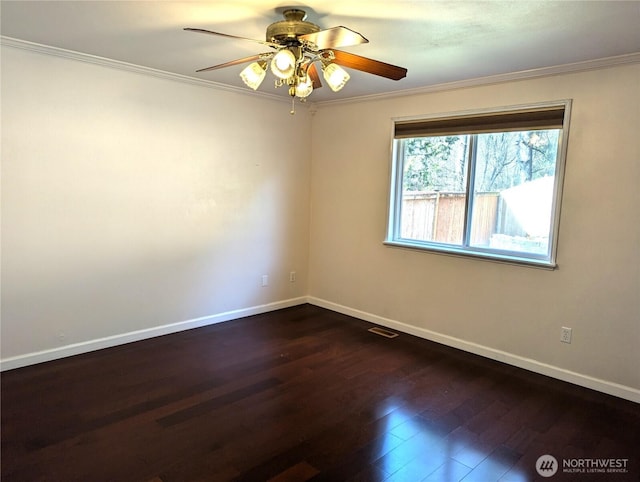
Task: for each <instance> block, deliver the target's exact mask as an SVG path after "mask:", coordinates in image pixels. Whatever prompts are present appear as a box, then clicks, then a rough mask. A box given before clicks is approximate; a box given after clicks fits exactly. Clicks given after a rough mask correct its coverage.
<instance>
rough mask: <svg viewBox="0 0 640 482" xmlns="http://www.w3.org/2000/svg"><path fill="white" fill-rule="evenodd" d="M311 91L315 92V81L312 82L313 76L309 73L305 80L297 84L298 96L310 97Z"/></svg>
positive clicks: (302, 97)
mask: <svg viewBox="0 0 640 482" xmlns="http://www.w3.org/2000/svg"><path fill="white" fill-rule="evenodd" d="M311 92H313V83H312V82H311V78H310V77H309V76H308V75H307V76H306V77H305V78H304V80H301V81H300V82H298V85H296V96H298V97H300V98H301V99H304V98H305V97H308V96H309V94H311Z"/></svg>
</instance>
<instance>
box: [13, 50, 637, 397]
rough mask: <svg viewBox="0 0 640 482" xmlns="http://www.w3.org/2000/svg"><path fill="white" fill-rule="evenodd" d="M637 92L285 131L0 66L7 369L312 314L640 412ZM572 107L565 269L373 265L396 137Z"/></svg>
mask: <svg viewBox="0 0 640 482" xmlns="http://www.w3.org/2000/svg"><path fill="white" fill-rule="evenodd" d="M639 78H640V66H638V65H628V66H621V67H615V68H610V69H603V70H596V71H591V72H584V73H575V74H567V75H562V76H553V77H548V78H540V79H535V80H527V81H517V82H510V83H502V84H497V85H491V86H483V87H475V88H466V89H458V90H451V91H446V92H439V93H432V94H420V95H417V94H416V95H413V96H408V97H400V98H390V99H380V100H368V101H365V102H356V103H344V104H325V105H321V106H319V108H318V112H317V113H316V114H315V115H314V116H313V117H310V116H309V115H308V113H307V111H306V110H305V109H300V110H299V112H298V113H297V114H296V116H295V117H292V116H290V115H289V113H288V111H289V108H288V105H287V104H285V103H281V102H279V101H274V100H271V99H266V98H260V97H255V96H247V95H242V94H239V93H233V92H227V91H222V90H217V89H211V88H206V87H202V86H196V85H191V84H188V83H182V82H178V81H174V80H167V79H162V78H154V77H151V76H146V75H140V74H136V73H133V72H127V71H122V70H116V69H112V68H106V67H103V66H98V65H92V64H87V63H82V62H77V61H73V60H68V59H63V58H59V57H55V56H49V55H42V54H39V53H35V52H29V51H24V50H20V49H16V48H13V47H7V46H3V47H2V92H1V93H2V151H1V153H2V320H1V323H2V324H1V335H2V344H1V350H2V352H1V357H2V365H3V368H11V367H12V366H20V365H21V364H25V363H32V362H34V361H39V360H42V359H50V358H55V357H56V356H63V355H65V354H70V353H74V352H81V351H84V350H85V349H90V348H96V347H100V346H108V345H109V344H116V343H119V342H123V341H127V340H128V339H137V338H141V337H144V336H151V335H153V334H158V333H161V332H163V329H165V328H166V330H165V331H174V330H177V329H180V328H185V327H189V326H197V325H198V324H199V323H202V324H204V323H209V322H211V321H217V320H220V319H229V318H233V317H234V316H236V315H238V316H240V315H242V314H246V313H250V312H253V311H260V310H266V309H272V308H277V307H279V306H283V305H286V304H288V303H292V304H294V303H298V302H303V301H305V300H307V299H308V300H310V301H311V302H312V303H316V304H320V305H323V306H328V307H330V308H333V309H337V310H339V311H343V312H347V313H350V314H354V315H356V316H360V317H362V318H365V319H370V320H372V321H376V322H380V323H383V324H387V325H389V326H392V327H395V328H399V329H404V330H405V331H408V332H411V333H415V334H418V335H420V336H425V337H427V338H432V339H436V340H438V341H442V342H445V343H448V344H451V345H453V346H458V347H461V348H463V349H468V350H470V351H474V352H476V353H481V354H484V355H487V356H491V357H493V358H497V359H502V360H505V361H507V362H509V363H514V364H517V365H520V366H525V367H527V368H532V369H534V370H537V371H541V372H543V373H544V372H546V373H548V374H551V375H553V376H559V377H560V378H564V379H568V380H573V381H577V382H578V383H581V384H584V385H586V386H592V387H593V388H597V389H603V390H604V391H608V392H609V393H618V392H616V390H618V389H620V390H619V393H620V394H622V396H626V397H627V398H632V399H637V400H638V401H640V371H639V370H638V369H637V367H638V366H640V352H639V351H638V349H637V347H638V342H640V331H639V330H640V328H639V325H640V324H639V320H640V296H639V294H640V255H639V254H638V246H640V223H639V222H638V221H639V220H638V215H637V212H638V211H637V209H638V206H639V205H640V190H639V189H638V181H640V175H639V174H640V152H639V151H640V149H639V147H638V146H639V144H638V142H639V141H638V135H637V134H638V133H637V128H638V125H640V112H639V111H640V109H638V102H639V93H638V89H637V86H638V82H639ZM565 98H572V99H574V103H573V116H572V119H571V133H570V139H569V155H568V159H567V171H566V178H565V189H564V198H563V206H562V217H561V223H560V238H559V249H558V264H559V268H558V269H557V270H555V271H546V270H540V269H535V268H527V267H517V266H512V265H507V264H499V263H493V262H487V261H481V260H476V259H465V258H456V257H449V256H443V255H436V254H429V253H424V252H416V251H411V250H405V249H399V248H392V247H386V246H384V245H383V244H382V241H383V239H384V234H385V227H386V213H387V201H388V189H389V186H388V182H389V168H390V155H389V151H390V133H391V118H392V117H400V116H409V115H421V114H432V113H444V112H452V111H459V110H468V109H477V108H493V107H499V106H507V105H515V104H522V103H533V102H543V101H548V100H558V99H565ZM311 127H313V132H312V131H311ZM283 131H285V132H287V135H286V144H285V145H282V144H280V143H277V142H275V139H279V138H282V135H281V134H282V132H283ZM309 145H312V149H311V150H310V149H309ZM310 160H311V161H312V164H311V166H310ZM310 184H311V195H309V187H310ZM310 202H311V208H312V215H311V221H310V220H309V203H310ZM291 270H295V271H297V274H298V276H297V279H298V281H297V282H296V283H290V282H289V281H288V278H289V276H288V274H289V271H291ZM308 273H309V284H307V282H306V280H307V274H308ZM262 274H269V276H270V286H268V287H267V288H262V287H261V286H260V278H261V275H262ZM307 295H309V296H308V297H307ZM201 317H204V319H203V320H201V321H199V320H200V318H201ZM183 321H186V323H183V324H180V322H183ZM561 326H570V327H572V328H573V330H574V332H573V343H572V344H571V345H566V344H561V343H560V342H559V335H560V327H561ZM131 333H133V335H132V336H131V337H129V338H128V337H127V334H131ZM61 335H63V336H62V337H61ZM96 340H98V341H100V340H106V341H105V342H104V343H103V342H98V343H96V342H95V341H96ZM76 344H77V345H76ZM591 382H593V383H591Z"/></svg>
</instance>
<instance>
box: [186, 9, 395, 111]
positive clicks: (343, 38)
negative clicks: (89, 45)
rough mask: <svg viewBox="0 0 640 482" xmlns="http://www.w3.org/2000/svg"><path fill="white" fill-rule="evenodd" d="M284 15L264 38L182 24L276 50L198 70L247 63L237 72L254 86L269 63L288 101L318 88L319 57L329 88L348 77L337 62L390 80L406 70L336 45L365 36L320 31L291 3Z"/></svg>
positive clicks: (355, 42) (352, 42) (356, 41)
mask: <svg viewBox="0 0 640 482" xmlns="http://www.w3.org/2000/svg"><path fill="white" fill-rule="evenodd" d="M283 15H284V18H285V19H284V20H281V21H278V22H275V23H272V24H271V25H269V26H268V27H267V32H266V40H265V41H262V40H254V39H249V38H245V37H238V36H235V35H229V34H224V33H219V32H213V31H210V30H203V29H198V28H185V30H187V31H191V32H198V33H205V34H209V35H218V36H222V37H229V38H234V39H242V40H249V41H252V42H257V43H260V44H262V45H266V46H268V47H270V48H272V49H274V50H275V52H266V53H262V54H258V55H254V56H251V57H246V58H243V59H237V60H232V61H230V62H226V63H224V64H220V65H214V66H212V67H207V68H205V69H200V70H197V72H205V71H210V70H217V69H221V68H224V67H230V66H232V65H238V64H242V63H246V62H251V63H250V64H249V65H248V66H247V67H245V68H244V69H243V70H242V72H241V73H240V77H241V78H242V81H243V82H244V83H245V84H246V85H247V86H248V87H250V88H251V89H253V90H257V89H258V87H260V85H261V84H262V81H263V80H264V78H265V76H266V70H267V64H269V68H270V70H271V72H272V74H273V75H274V76H275V77H276V80H275V87H276V88H277V87H281V86H283V85H286V86H288V88H289V95H290V96H291V98H292V102H295V99H296V98H297V99H298V100H300V101H304V100H306V98H307V97H308V96H309V95H310V94H311V93H312V92H313V90H314V89H318V88H320V87H322V83H321V82H320V76H319V75H318V71H317V68H316V62H320V65H321V69H322V73H323V77H324V80H325V81H326V82H327V84H328V85H329V87H330V88H331V90H332V91H334V92H338V91H339V90H340V89H342V88H343V87H344V86H345V84H346V83H347V82H348V81H349V78H350V76H349V74H348V73H347V72H346V71H345V70H344V69H343V68H342V67H341V65H342V66H343V67H347V68H352V69H356V70H360V71H362V72H367V73H370V74H374V75H379V76H381V77H385V78H388V79H392V80H400V79H402V78H404V77H405V76H406V75H407V69H405V68H403V67H398V66H395V65H391V64H386V63H384V62H379V61H377V60H373V59H368V58H365V57H360V56H358V55H354V54H351V53H348V52H343V51H340V50H336V48H338V47H350V46H354V45H359V44H363V43H368V42H369V41H368V40H367V39H366V38H365V37H363V36H362V35H361V34H359V33H358V32H355V31H353V30H350V29H348V28H346V27H341V26H340V27H333V28H330V29H327V30H320V27H318V26H317V25H315V24H313V23H311V22H307V21H305V18H306V16H307V14H306V12H305V11H304V10H299V9H295V8H292V9H288V10H285V11H284V14H283ZM338 64H340V65H338ZM291 113H292V114H293V113H295V110H294V109H292V110H291Z"/></svg>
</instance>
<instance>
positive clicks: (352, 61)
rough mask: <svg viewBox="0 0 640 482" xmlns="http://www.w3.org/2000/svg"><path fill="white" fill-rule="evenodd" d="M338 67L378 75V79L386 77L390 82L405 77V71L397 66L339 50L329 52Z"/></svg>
mask: <svg viewBox="0 0 640 482" xmlns="http://www.w3.org/2000/svg"><path fill="white" fill-rule="evenodd" d="M331 51H332V52H333V55H334V56H335V59H334V60H333V62H335V63H336V64H338V65H341V66H343V67H349V68H352V69H356V70H361V71H362V72H367V73H369V74H374V75H379V76H380V77H386V78H387V79H391V80H400V79H402V78H404V77H406V76H407V69H405V68H404V67H398V66H397V65H391V64H387V63H384V62H380V61H379V60H373V59H368V58H366V57H360V56H359V55H355V54H351V53H349V52H342V51H340V50H331Z"/></svg>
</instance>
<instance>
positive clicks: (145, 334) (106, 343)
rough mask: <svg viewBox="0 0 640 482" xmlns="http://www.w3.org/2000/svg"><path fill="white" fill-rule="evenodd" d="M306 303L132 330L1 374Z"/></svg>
mask: <svg viewBox="0 0 640 482" xmlns="http://www.w3.org/2000/svg"><path fill="white" fill-rule="evenodd" d="M304 303H307V298H306V297H305V296H301V297H299V298H292V299H289V300H283V301H277V302H274V303H268V304H265V305H258V306H251V307H249V308H242V309H239V310H232V311H226V312H224V313H218V314H215V315H210V316H204V317H201V318H194V319H192V320H185V321H179V322H177V323H170V324H168V325H162V326H155V327H153V328H147V329H144V330H137V331H132V332H129V333H123V334H120V335H114V336H108V337H105V338H98V339H95V340H89V341H85V342H82V343H74V344H72V345H66V346H62V347H59V348H52V349H50V350H43V351H39V352H34V353H27V354H26V355H19V356H14V357H11V358H5V359H2V360H0V371H4V370H11V369H13V368H20V367H24V366H28V365H34V364H36V363H42V362H47V361H51V360H57V359H59V358H65V357H68V356H73V355H79V354H81V353H87V352H90V351H95V350H101V349H103V348H110V347H112V346H117V345H123V344H125V343H131V342H133V341H140V340H145V339H147V338H154V337H156V336H161V335H168V334H170V333H177V332H179V331H184V330H190V329H192V328H200V327H202V326H207V325H213V324H216V323H222V322H224V321H230V320H236V319H238V318H244V317H245V316H251V315H258V314H261V313H266V312H268V311H275V310H279V309H282V308H289V307H290V306H296V305H301V304H304Z"/></svg>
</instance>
